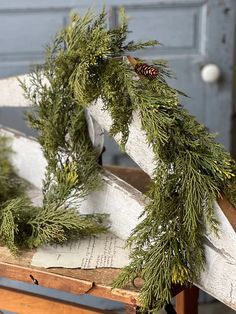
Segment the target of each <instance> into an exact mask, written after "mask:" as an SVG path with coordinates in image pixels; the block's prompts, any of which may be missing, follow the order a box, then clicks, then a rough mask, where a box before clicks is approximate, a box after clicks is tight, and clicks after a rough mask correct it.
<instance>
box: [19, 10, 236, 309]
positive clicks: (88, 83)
mask: <svg viewBox="0 0 236 314" xmlns="http://www.w3.org/2000/svg"><path fill="white" fill-rule="evenodd" d="M121 16H122V19H121V24H120V26H119V27H117V28H115V29H108V28H107V26H106V14H105V11H104V10H103V11H102V12H101V13H100V14H99V15H98V16H94V14H93V13H92V12H90V11H89V12H88V13H87V14H86V15H85V16H79V15H77V14H74V15H73V17H72V21H71V23H70V25H69V26H68V27H66V28H65V29H64V30H62V31H61V32H60V33H59V34H58V35H57V37H56V39H55V41H54V43H53V44H52V46H51V47H48V49H47V58H46V62H45V65H44V66H43V68H40V69H38V70H36V71H35V72H34V73H33V74H32V75H31V83H32V85H31V87H30V88H28V87H27V86H26V85H23V87H24V89H25V92H26V95H27V96H28V98H29V99H30V100H31V102H32V103H33V104H34V106H35V112H34V113H33V114H32V115H31V116H30V121H31V124H32V126H33V127H34V128H36V129H37V130H38V131H39V142H40V143H41V145H42V147H43V150H44V154H45V156H46V158H47V160H48V168H47V175H46V179H45V185H44V206H47V205H48V204H53V205H54V206H55V207H53V208H52V209H53V210H57V209H58V208H59V209H60V206H61V205H63V206H64V204H65V201H64V200H65V199H66V198H68V197H69V196H70V197H71V195H72V196H75V197H77V196H81V195H86V194H87V193H88V192H89V191H91V190H93V189H94V188H96V187H97V186H98V184H99V180H98V178H99V175H98V171H99V169H98V166H97V158H98V156H97V153H96V152H94V150H93V149H92V146H91V143H90V141H89V138H88V135H87V129H86V122H85V117H84V112H85V108H86V106H88V105H89V104H90V103H91V102H93V101H96V99H97V98H98V97H101V98H102V100H103V102H104V109H105V110H108V111H109V113H110V114H111V116H112V119H113V125H112V128H111V134H112V135H113V136H114V135H116V134H121V137H122V139H121V146H122V147H123V148H125V143H126V141H127V139H128V136H129V124H130V122H131V120H132V114H133V111H134V110H137V111H138V112H139V116H140V119H141V124H142V129H143V130H144V131H145V133H146V138H147V142H148V143H149V144H150V146H151V147H152V149H153V152H154V155H155V162H156V165H157V167H156V169H155V170H154V173H153V176H152V184H151V187H150V190H149V192H148V193H147V196H148V197H149V203H148V205H147V206H146V208H145V210H144V213H143V215H142V217H143V220H142V222H141V223H140V224H138V225H137V226H136V228H135V229H134V230H133V232H132V234H131V236H130V237H129V239H128V245H129V246H130V248H131V263H130V265H129V266H127V267H126V268H125V269H124V270H123V272H122V274H121V275H120V276H119V278H117V280H116V282H115V284H114V286H116V287H121V286H123V285H125V284H126V283H128V282H129V281H132V280H134V279H135V278H136V277H142V278H143V280H144V285H143V287H142V289H141V292H140V300H141V304H142V310H143V311H146V312H148V313H156V312H157V310H158V309H160V308H162V307H163V306H164V305H165V304H166V303H169V301H170V298H171V292H170V289H171V285H172V283H179V284H182V285H187V284H188V282H193V281H194V280H196V279H197V278H198V277H199V274H200V272H201V271H202V270H203V269H204V263H205V255H204V247H203V237H204V233H205V230H206V225H209V226H210V227H211V229H212V230H213V231H214V232H215V233H216V234H217V230H218V223H217V221H216V219H215V216H214V208H213V202H214V200H215V199H217V198H219V197H221V194H220V193H221V192H222V191H223V192H224V193H226V194H227V195H228V196H229V197H230V200H231V202H233V203H234V204H235V203H236V201H235V197H234V196H235V189H234V188H233V186H234V181H235V179H234V178H235V169H236V167H235V162H234V161H233V160H232V159H231V157H230V155H229V154H228V153H226V152H225V151H224V149H223V147H222V146H221V145H219V144H217V143H216V142H215V140H214V136H212V135H210V134H209V133H208V131H207V129H206V128H205V127H204V126H203V125H201V124H199V123H198V122H197V121H196V119H195V118H194V117H193V116H191V115H190V114H189V113H188V112H187V111H186V110H185V109H183V108H182V106H181V104H180V101H179V96H180V95H181V94H182V93H180V92H179V91H177V90H176V89H174V88H171V87H170V86H168V84H167V83H166V81H165V78H166V77H168V76H170V73H169V70H168V68H167V66H166V64H165V62H163V61H152V64H151V65H150V66H151V68H148V70H150V69H156V71H154V70H153V71H151V72H152V73H154V72H155V73H157V76H156V77H155V78H153V77H151V79H150V77H148V76H147V77H145V75H142V77H141V79H134V76H135V75H136V74H135V65H136V64H138V63H139V64H142V63H143V64H145V66H148V65H147V63H146V62H145V61H143V60H138V59H134V58H131V57H130V60H131V63H132V64H130V63H128V62H124V61H123V59H122V56H124V55H128V54H129V53H130V51H135V50H139V49H141V48H145V47H149V46H153V45H156V44H158V42H156V41H148V42H138V43H135V42H128V43H127V42H126V38H127V33H128V26H127V20H126V17H125V15H124V12H123V13H122V12H121ZM136 69H137V67H136ZM139 69H140V68H139ZM145 69H147V68H145ZM142 71H143V70H142ZM140 73H141V72H140ZM141 74H145V71H143V72H142V73H141ZM152 76H153V75H152ZM42 214H43V217H45V215H44V213H43V212H42ZM50 215H52V216H50V218H49V219H50V220H51V219H52V220H53V221H54V218H53V217H58V215H57V214H56V215H55V216H54V214H53V212H52V211H51V212H50ZM51 217H52V218H51ZM55 219H56V218H55ZM40 221H41V220H40V217H37V219H34V220H32V223H31V230H33V233H34V232H36V234H37V232H38V230H39V229H38V227H37V228H34V227H33V226H34V224H36V226H38V224H40ZM55 230H56V229H54V228H50V227H49V228H48V229H47V236H48V237H50V236H52V240H53V241H54V236H53V235H54V233H55ZM56 233H57V234H58V233H59V234H60V228H59V232H58V231H56ZM63 237H64V235H63V236H62V238H63ZM36 239H38V241H39V243H41V242H43V241H44V240H43V239H41V238H38V236H37V235H36Z"/></svg>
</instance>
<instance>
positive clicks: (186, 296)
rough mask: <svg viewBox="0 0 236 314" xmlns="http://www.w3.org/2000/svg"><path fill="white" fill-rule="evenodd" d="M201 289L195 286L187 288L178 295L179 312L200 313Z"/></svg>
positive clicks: (185, 313)
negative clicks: (199, 297) (199, 296)
mask: <svg viewBox="0 0 236 314" xmlns="http://www.w3.org/2000/svg"><path fill="white" fill-rule="evenodd" d="M198 295H199V289H198V288H197V287H195V286H193V287H191V288H186V289H185V290H183V291H182V292H180V293H179V294H177V296H176V312H177V314H190V313H191V314H198Z"/></svg>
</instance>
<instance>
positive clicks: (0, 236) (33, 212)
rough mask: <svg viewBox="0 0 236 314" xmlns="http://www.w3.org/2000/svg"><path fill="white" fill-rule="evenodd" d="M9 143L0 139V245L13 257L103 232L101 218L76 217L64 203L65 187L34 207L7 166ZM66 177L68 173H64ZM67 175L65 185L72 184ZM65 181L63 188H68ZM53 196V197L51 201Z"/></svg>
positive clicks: (78, 215) (72, 177)
mask: <svg viewBox="0 0 236 314" xmlns="http://www.w3.org/2000/svg"><path fill="white" fill-rule="evenodd" d="M9 145H10V143H9V139H8V138H6V137H3V136H0V174H1V175H0V187H1V189H0V243H1V244H2V245H6V246H7V247H8V248H9V249H10V251H11V252H12V253H13V254H14V255H16V254H18V253H19V249H25V248H34V247H38V246H40V245H43V244H46V243H63V242H65V241H67V240H70V239H72V238H77V237H83V236H87V235H91V234H96V233H101V232H104V231H106V228H105V226H103V222H104V218H105V215H86V216H84V215H80V214H79V212H78V211H77V210H76V209H75V208H73V207H72V206H71V204H69V203H66V200H67V199H66V198H63V197H64V196H65V191H66V190H67V187H66V186H65V185H64V186H63V185H61V186H60V189H59V191H60V193H61V194H60V198H57V195H58V194H57V193H58V190H56V189H55V185H54V184H53V185H52V187H51V188H50V189H49V190H48V191H47V192H46V193H45V197H44V205H43V206H41V207H40V206H34V205H33V204H32V203H31V201H30V200H29V198H28V197H27V195H26V192H27V190H28V187H29V186H28V184H26V182H24V181H23V180H22V179H20V178H19V177H18V176H17V175H16V172H15V169H14V168H13V166H12V164H11V162H10V154H11V153H12V151H11V149H10V146H9ZM68 175H69V173H68ZM74 180H75V179H74V176H73V173H72V175H71V174H70V175H69V177H68V181H69V182H70V183H69V184H70V188H71V182H72V181H73V182H74ZM68 181H67V183H66V184H68ZM53 195H54V196H55V197H53Z"/></svg>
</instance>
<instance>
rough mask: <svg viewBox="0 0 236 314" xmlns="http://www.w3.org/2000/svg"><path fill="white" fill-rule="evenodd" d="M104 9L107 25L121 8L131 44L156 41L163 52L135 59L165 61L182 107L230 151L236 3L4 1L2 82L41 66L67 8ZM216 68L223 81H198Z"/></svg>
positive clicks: (0, 13)
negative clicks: (127, 21) (204, 70)
mask: <svg viewBox="0 0 236 314" xmlns="http://www.w3.org/2000/svg"><path fill="white" fill-rule="evenodd" d="M103 4H105V5H106V6H107V7H108V8H109V23H110V25H116V24H117V23H118V21H119V10H118V9H119V7H120V6H121V5H122V6H124V7H125V9H126V12H127V14H128V16H129V17H130V30H131V31H132V33H131V34H130V36H129V39H157V40H159V41H160V42H162V44H163V46H160V47H157V48H150V49H146V50H145V51H140V52H139V53H137V55H138V56H139V57H141V58H142V57H143V58H150V59H152V58H162V59H167V60H168V61H169V63H170V66H171V69H172V70H173V72H174V73H175V74H176V76H177V80H172V81H171V82H170V84H171V85H172V86H174V87H177V88H178V89H180V90H182V91H184V92H185V93H187V94H188V95H189V96H190V97H191V98H189V99H187V98H185V99H183V100H182V102H183V105H184V106H185V107H186V108H188V109H189V110H190V112H191V113H192V114H194V115H196V116H197V118H198V120H199V121H201V122H203V123H205V124H206V125H207V126H208V127H209V129H210V130H211V131H213V132H218V133H219V140H220V141H221V142H222V143H224V145H225V146H226V148H228V149H229V147H230V138H231V136H230V131H231V117H232V103H233V101H232V76H233V73H232V72H233V53H234V44H235V33H234V27H235V6H236V1H235V0H224V1H223V0H165V1H163V0H149V1H144V0H129V1H125V0H97V1H94V0H78V1H76V0H67V1H64V0H40V1H39V0H34V1H31V0H21V1H19V0H4V1H0V42H1V45H0V77H4V76H5V77H6V76H10V75H15V74H19V73H24V72H26V71H28V70H29V66H30V65H31V64H34V63H40V62H42V60H43V46H44V45H45V43H46V42H48V41H49V40H50V38H51V37H52V35H53V34H54V33H55V31H56V30H57V29H58V28H59V27H60V26H62V25H64V24H66V23H67V19H68V14H69V11H70V10H71V8H76V9H78V10H79V11H81V12H83V11H85V10H87V9H88V7H90V6H93V7H94V8H96V9H99V8H100V7H101V6H102V5H103ZM209 63H214V64H216V65H217V66H218V67H219V69H220V72H221V77H220V79H219V80H218V81H216V82H214V83H211V84H210V83H206V82H204V81H203V80H202V78H201V70H202V68H203V67H204V66H205V65H207V64H209Z"/></svg>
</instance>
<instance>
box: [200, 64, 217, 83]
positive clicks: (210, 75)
mask: <svg viewBox="0 0 236 314" xmlns="http://www.w3.org/2000/svg"><path fill="white" fill-rule="evenodd" d="M220 75H221V72H220V68H219V67H218V66H217V65H216V64H213V63H212V64H207V65H205V66H204V67H203V68H202V71H201V76H202V79H203V81H204V82H207V83H214V82H217V81H218V80H219V78H220Z"/></svg>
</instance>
